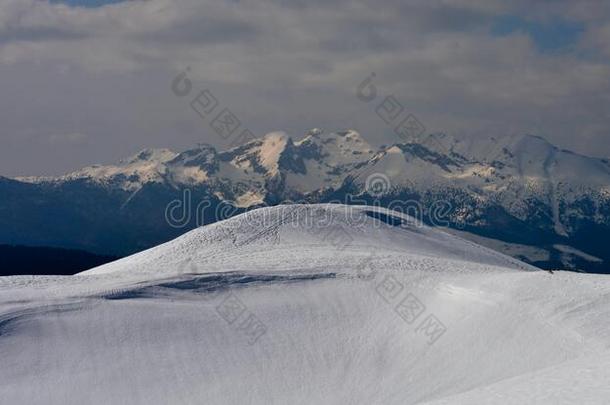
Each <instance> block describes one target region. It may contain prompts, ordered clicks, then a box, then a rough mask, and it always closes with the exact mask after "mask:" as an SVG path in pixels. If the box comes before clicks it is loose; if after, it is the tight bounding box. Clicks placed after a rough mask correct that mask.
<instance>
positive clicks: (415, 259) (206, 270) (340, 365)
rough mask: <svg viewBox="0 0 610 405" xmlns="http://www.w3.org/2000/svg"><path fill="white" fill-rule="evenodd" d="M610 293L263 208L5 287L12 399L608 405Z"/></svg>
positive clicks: (423, 236) (401, 229)
mask: <svg viewBox="0 0 610 405" xmlns="http://www.w3.org/2000/svg"><path fill="white" fill-rule="evenodd" d="M609 315H610V283H608V281H607V277H605V276H602V275H590V274H578V273H568V272H555V273H554V274H550V273H548V272H546V271H541V270H537V269H535V268H533V267H530V266H527V265H525V264H523V263H520V262H518V261H516V260H514V259H511V258H509V257H507V256H503V255H501V254H499V253H496V252H494V251H491V250H489V249H486V248H483V247H480V246H478V245H475V244H473V243H472V242H467V241H465V240H463V239H460V238H458V237H455V236H452V235H449V234H447V233H444V232H442V231H440V230H435V229H431V228H428V227H424V226H421V225H420V224H417V223H416V222H414V220H413V219H410V218H408V217H405V216H402V215H400V214H397V213H393V212H390V211H387V210H385V209H379V208H371V207H347V206H342V205H294V206H279V207H273V208H264V209H259V210H255V211H251V212H248V213H246V214H243V215H240V216H237V217H234V218H231V219H229V220H226V221H223V222H219V223H216V224H213V225H209V226H206V227H202V228H199V229H196V230H194V231H192V232H189V233H187V234H185V235H184V236H182V237H180V238H178V239H176V240H174V241H171V242H169V243H166V244H164V245H161V246H158V247H156V248H153V249H150V250H147V251H145V252H142V253H140V254H137V255H134V256H131V257H128V258H125V259H122V260H120V261H117V262H115V263H110V264H107V265H104V266H101V267H98V268H96V269H92V270H90V271H87V272H85V273H82V274H80V275H77V276H72V277H33V276H31V277H26V276H19V277H4V278H0V359H2V363H1V366H0V403H2V404H17V403H22V404H83V403H87V404H140V403H141V404H246V403H248V404H250V403H251V404H314V403H323V404H423V403H430V404H456V403H457V404H489V403H511V404H513V403H514V404H524V403H548V404H561V403H580V404H606V403H608V402H609V401H610V384H609V383H608V382H609V381H610V372H609V371H608V370H610V351H609V350H608V347H609V344H608V342H609V341H610V326H609V325H610V321H609V319H610V317H609Z"/></svg>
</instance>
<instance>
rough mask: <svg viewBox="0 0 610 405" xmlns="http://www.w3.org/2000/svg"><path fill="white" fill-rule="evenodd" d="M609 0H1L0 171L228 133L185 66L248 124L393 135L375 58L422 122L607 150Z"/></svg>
mask: <svg viewBox="0 0 610 405" xmlns="http://www.w3.org/2000/svg"><path fill="white" fill-rule="evenodd" d="M605 3H606V2H596V1H593V0H590V1H589V0H583V1H581V2H573V1H570V0H554V1H541V2H529V1H525V0H515V1H514V2H505V1H500V0H413V1H408V2H405V1H399V0H383V1H373V0H370V1H369V0H361V1H347V0H336V1H322V0H310V1H300V0H293V1H287V0H249V1H235V0H221V1H202V0H149V1H130V2H124V3H117V4H113V5H111V6H102V7H96V8H83V7H70V6H68V5H66V4H50V3H48V2H44V1H38V0H6V1H5V2H2V3H0V83H1V84H2V86H3V87H2V88H3V89H5V91H4V92H3V94H2V95H0V122H2V123H3V128H2V131H1V132H0V134H1V135H0V136H1V137H2V139H1V141H2V146H3V147H2V148H0V175H3V174H4V175H15V174H39V173H59V172H63V171H66V170H69V169H73V168H76V167H78V166H80V165H83V164H86V163H93V162H99V161H102V162H104V161H105V162H108V161H113V160H116V159H118V158H120V157H123V156H124V155H126V154H128V153H131V152H135V151H137V150H138V149H140V148H143V147H156V146H167V147H170V148H173V149H180V148H186V147H189V146H191V145H193V144H195V143H197V142H210V143H214V144H217V145H218V146H224V145H223V143H222V140H220V139H218V138H217V137H215V136H214V135H213V133H212V132H211V131H210V130H209V128H208V127H207V126H206V125H205V123H202V122H200V120H198V118H197V117H196V116H193V115H192V114H190V112H192V111H191V110H190V109H189V107H188V103H186V102H185V103H183V102H182V101H183V100H178V99H176V98H175V97H174V96H173V94H172V93H171V91H170V90H169V82H170V81H171V79H172V78H173V77H174V76H175V75H176V74H177V73H178V72H180V71H182V70H183V69H185V68H186V67H187V66H188V67H189V68H190V70H189V75H190V78H191V79H192V81H193V83H194V84H195V85H196V86H198V87H199V88H209V89H211V90H212V91H213V92H214V94H215V95H217V97H218V98H219V99H221V100H222V103H223V104H224V105H226V106H227V107H228V108H230V109H231V110H232V111H234V113H235V114H236V115H238V116H239V118H240V120H241V121H242V122H244V123H245V124H246V126H247V127H248V128H250V129H252V130H254V131H255V132H256V133H258V134H262V133H265V132H269V131H272V130H276V129H281V130H288V131H289V132H293V133H295V135H296V136H299V134H300V133H302V132H303V131H304V130H306V129H308V128H310V127H325V128H327V129H330V130H332V129H336V128H341V127H353V128H356V129H359V130H360V131H361V132H362V133H363V134H364V136H366V137H367V138H368V139H369V140H370V141H371V142H373V143H376V142H377V143H388V142H393V141H395V140H394V139H392V138H391V137H390V136H391V135H390V134H391V131H389V130H388V129H387V128H385V127H384V126H383V125H379V122H378V120H377V119H376V118H375V115H374V112H373V111H372V110H371V108H370V106H366V105H363V104H362V103H361V102H359V101H358V99H357V98H356V97H355V96H354V92H355V87H356V86H357V85H358V84H359V83H360V82H361V81H362V80H363V79H364V78H365V77H367V76H368V75H369V74H370V73H371V72H375V73H376V74H377V76H376V80H377V81H376V85H377V86H378V88H379V90H380V93H382V94H383V95H388V94H394V95H396V96H397V97H398V98H399V99H400V100H401V102H402V103H403V104H405V106H406V107H407V108H408V109H409V111H411V112H413V113H414V114H416V115H417V116H418V118H419V119H420V120H422V121H424V122H425V124H426V127H427V128H428V129H429V130H430V131H444V132H448V133H457V134H463V135H468V136H471V135H476V134H480V135H494V136H500V135H503V134H518V133H525V132H528V133H536V134H539V135H542V136H545V137H547V138H549V139H550V140H551V141H553V142H555V143H558V144H559V145H560V146H563V147H566V148H571V149H575V150H577V151H579V152H583V153H589V154H595V155H608V154H610V142H609V141H608V138H609V137H608V135H609V129H610V115H609V113H608V111H609V110H610V109H608V108H607V106H608V102H609V101H610V100H609V96H608V95H609V94H610V83H609V81H608V77H610V62H609V58H610V47H609V46H608V44H609V43H610V28H609V27H610V24H608V22H607V21H609V20H610V18H609V17H610V5H604V4H605ZM499 22H500V23H504V24H505V25H504V29H503V30H501V31H499V30H498V29H497V27H498V24H499ZM507 24H508V25H507ZM511 24H512V25H511ZM562 24H563V25H562ZM540 27H542V28H544V29H543V30H541V29H540ZM565 27H567V28H569V27H579V30H574V33H570V32H567V31H566V28H565ZM545 30H546V31H545ZM545 32H546V33H548V32H551V33H559V34H562V35H560V36H561V37H562V38H563V39H564V40H563V42H558V41H555V42H552V38H551V39H550V40H551V42H548V41H549V38H548V35H547V37H544V35H545ZM544 41H547V42H544ZM541 44H542V45H545V44H546V46H548V47H549V48H548V49H543V48H544V46H542V47H541ZM557 47H558V48H559V49H555V48H557ZM549 49H550V50H552V52H548V50H549ZM75 134H78V136H76V135H75ZM60 140H61V142H60ZM44 145H46V146H44ZM49 145H54V146H55V149H52V150H49V148H48V146H49Z"/></svg>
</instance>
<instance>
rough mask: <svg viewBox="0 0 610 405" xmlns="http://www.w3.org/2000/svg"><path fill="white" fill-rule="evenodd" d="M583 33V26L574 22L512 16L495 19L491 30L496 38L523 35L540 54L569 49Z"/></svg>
mask: <svg viewBox="0 0 610 405" xmlns="http://www.w3.org/2000/svg"><path fill="white" fill-rule="evenodd" d="M583 31H584V25H583V24H580V23H576V22H571V21H565V20H559V19H551V20H549V21H530V20H526V19H524V18H522V17H519V16H514V15H507V16H502V17H498V18H496V20H495V21H494V23H493V25H492V29H491V33H492V35H496V36H506V35H510V34H513V33H515V32H522V33H525V34H527V35H529V36H530V37H531V38H532V40H533V41H534V43H535V44H536V47H537V48H538V49H539V50H540V51H542V52H545V51H547V52H554V51H561V50H562V49H565V48H568V47H570V46H571V45H573V44H574V43H576V41H577V40H578V38H579V37H580V36H581V34H582V33H583Z"/></svg>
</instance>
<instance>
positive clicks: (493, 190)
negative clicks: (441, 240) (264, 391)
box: [0, 129, 610, 271]
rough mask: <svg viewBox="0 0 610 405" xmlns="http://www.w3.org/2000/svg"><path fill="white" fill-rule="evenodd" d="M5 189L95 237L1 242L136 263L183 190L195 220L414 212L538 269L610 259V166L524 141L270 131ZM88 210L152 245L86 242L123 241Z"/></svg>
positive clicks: (596, 264)
mask: <svg viewBox="0 0 610 405" xmlns="http://www.w3.org/2000/svg"><path fill="white" fill-rule="evenodd" d="M0 188H1V189H4V190H8V191H9V194H5V195H9V200H10V199H11V198H15V199H18V198H19V197H13V196H14V195H15V193H16V194H17V195H20V194H19V193H29V197H30V198H31V199H32V200H33V201H32V200H30V199H29V198H27V197H26V198H25V200H29V203H26V204H24V205H25V207H29V208H31V209H35V208H33V207H36V208H37V209H39V210H42V212H46V214H43V215H47V216H48V215H52V216H55V215H66V214H68V215H69V217H70V218H73V220H75V221H77V222H84V225H86V226H87V227H90V229H91V231H92V234H91V235H89V234H88V232H86V234H87V235H86V236H87V237H85V238H84V240H83V238H82V235H79V236H76V235H74V237H72V240H71V241H69V239H70V237H68V238H65V239H66V240H65V241H62V240H61V239H62V238H61V237H60V236H59V235H51V234H50V233H49V232H51V231H52V230H51V229H48V228H43V229H45V230H46V231H47V232H46V233H45V232H42V233H41V231H40V229H39V230H37V231H35V232H32V233H28V232H20V230H18V229H17V227H16V226H9V229H12V230H13V232H12V233H11V231H10V230H9V231H8V232H6V231H5V232H4V233H2V234H0V241H8V242H11V241H12V242H15V241H17V242H19V241H23V240H22V239H24V236H25V239H26V240H25V241H24V242H26V243H38V244H40V243H44V242H46V243H49V242H50V243H52V244H53V243H54V244H59V245H62V246H63V245H68V246H69V247H79V248H87V249H90V250H95V251H100V252H103V253H126V252H133V251H135V250H137V249H141V248H144V247H148V246H150V245H153V244H155V243H158V242H161V241H163V240H167V239H169V238H170V237H172V236H176V235H177V234H179V230H176V229H169V228H168V227H165V226H164V224H163V220H164V213H165V208H166V207H167V205H168V204H170V203H171V201H172V200H174V199H176V198H177V199H184V198H185V197H184V196H185V195H184V194H183V191H184V190H189V192H190V193H191V194H189V197H188V198H193V199H197V200H196V201H194V202H192V205H189V207H185V209H189V210H191V211H193V210H195V209H196V206H197V201H201V200H206V201H209V202H210V206H213V207H214V206H218V204H230V205H231V206H233V207H236V208H237V209H236V210H235V211H233V213H239V212H241V210H244V209H247V208H253V207H257V206H261V205H274V204H278V203H282V202H285V201H288V200H290V201H305V202H328V201H334V202H343V203H348V204H350V203H358V202H360V203H363V202H365V203H368V204H379V205H382V206H391V207H392V208H394V209H399V210H400V209H402V210H403V211H404V212H409V213H411V214H413V213H414V212H415V215H416V216H418V215H419V217H420V218H421V219H422V220H423V221H425V222H435V221H434V220H436V222H440V224H441V225H448V226H451V227H452V228H454V229H455V232H457V233H460V234H461V235H463V236H465V237H468V238H471V239H475V240H477V242H479V243H483V244H486V245H488V246H491V247H493V248H495V249H498V250H501V251H504V252H506V253H508V254H511V255H513V256H516V257H519V258H521V259H523V260H526V261H528V262H530V263H536V264H538V265H542V266H546V267H549V266H551V267H557V266H560V267H568V268H581V269H583V268H584V269H587V270H591V269H593V270H597V271H603V269H604V268H605V266H606V265H607V264H608V260H609V259H610V254H609V253H607V249H606V247H605V243H603V238H607V237H608V236H610V162H608V160H604V159H597V158H592V157H587V156H582V155H579V154H576V153H573V152H570V151H566V150H562V149H559V148H558V147H556V146H554V145H552V144H550V143H549V142H547V141H546V140H545V139H543V138H540V137H537V136H531V135H526V136H522V137H516V138H514V137H505V138H499V139H496V138H489V139H476V140H472V139H471V140H465V139H457V138H454V137H451V136H447V135H443V134H431V135H429V136H427V137H424V138H422V139H419V140H418V141H417V142H415V141H412V142H405V143H397V144H394V145H384V146H381V147H375V146H373V145H371V144H370V143H369V142H367V141H366V139H365V137H364V136H362V135H361V134H359V133H358V132H356V131H353V130H345V131H336V132H330V133H327V132H324V131H322V130H319V129H314V130H311V131H309V132H308V133H307V134H305V135H304V136H302V137H291V136H289V135H288V134H286V133H283V132H273V133H270V134H267V135H265V136H264V137H263V138H261V139H256V140H253V141H251V142H248V143H246V144H244V145H241V146H238V147H235V148H232V149H229V150H226V151H218V150H216V149H215V148H214V147H212V146H210V145H199V146H198V147H196V148H194V149H191V150H187V151H184V152H181V153H176V152H172V151H170V150H167V149H147V150H143V151H141V152H140V153H138V154H137V155H135V156H133V157H131V158H128V159H126V160H124V161H121V162H120V163H119V164H116V165H107V166H102V165H96V166H91V167H86V168H84V169H81V170H78V171H76V172H74V173H70V174H67V175H65V176H61V177H57V178H48V177H47V178H45V177H29V178H16V179H0ZM4 190H3V191H4ZM11 193H13V194H11ZM67 194H68V195H71V198H70V200H69V201H65V196H66V195H67ZM85 194H87V195H86V196H85ZM34 196H35V197H34ZM58 200H59V201H58ZM189 203H190V202H189ZM0 204H2V205H4V207H0V209H2V208H4V209H12V210H14V211H13V213H12V215H13V219H14V220H15V221H17V220H18V217H19V216H24V215H25V216H28V215H31V214H32V213H31V212H27V211H25V212H24V211H23V207H21V206H19V205H20V204H15V205H14V206H10V204H8V205H9V206H10V207H9V208H7V207H6V205H7V204H3V201H0ZM88 205H89V206H90V207H89V208H90V209H91V210H92V211H93V212H100V211H102V210H108V212H111V213H112V216H111V218H114V221H113V222H115V224H116V227H117V228H122V227H123V225H122V224H120V222H121V221H122V222H130V218H131V217H133V216H137V217H138V218H147V219H148V224H149V225H148V226H147V227H148V228H147V229H146V232H157V234H155V236H152V237H151V236H150V235H148V236H142V235H140V233H141V232H143V231H144V229H141V230H138V229H136V230H134V229H131V230H129V231H128V232H127V233H128V234H129V236H128V237H127V236H125V237H124V238H123V241H121V242H119V243H118V244H115V245H114V246H113V244H112V243H111V241H110V240H106V241H103V242H102V241H101V240H100V237H98V236H95V235H93V231H102V232H110V233H111V234H117V233H119V234H120V233H124V232H122V231H119V230H115V229H110V228H109V224H103V225H102V226H99V225H96V223H97V221H96V220H94V219H91V218H83V216H86V215H88V214H87V213H85V212H84V211H83V210H86V209H87V206H88ZM186 205H187V203H186V202H185V206H186ZM74 206H76V207H74ZM45 210H47V211H45ZM439 212H441V214H440V215H439ZM100 213H101V212H100ZM38 215H39V214H38ZM101 215H103V216H105V215H107V214H104V213H101ZM39 216H40V215H39ZM203 216H204V217H205V218H204V220H205V222H210V221H214V220H217V219H222V218H221V217H218V215H217V213H211V212H210V211H209V210H208V212H207V213H205V214H203ZM195 217H196V215H192V216H191V215H188V218H187V219H188V220H187V221H185V223H184V224H182V226H183V227H184V229H182V231H184V230H187V229H190V228H192V227H194V226H196V225H200V224H201V223H197V220H196V219H195ZM8 222H11V221H8ZM33 222H36V221H34V220H33ZM117 222H119V223H118V224H117ZM9 225H10V224H9ZM32 225H34V224H32ZM40 225H42V224H40ZM126 225H128V224H126ZM437 225H438V224H437ZM96 228H98V229H96ZM151 228H152V229H151ZM24 234H26V235H24ZM27 239H30V240H27ZM104 239H107V238H106V237H104ZM64 242H65V243H64ZM83 242H84V243H83Z"/></svg>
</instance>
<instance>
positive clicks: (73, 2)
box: [51, 0, 126, 8]
mask: <svg viewBox="0 0 610 405" xmlns="http://www.w3.org/2000/svg"><path fill="white" fill-rule="evenodd" d="M124 1H126V0H51V3H63V4H67V5H69V6H73V7H90V8H94V7H102V6H105V5H107V4H115V3H122V2H124Z"/></svg>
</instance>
